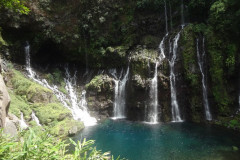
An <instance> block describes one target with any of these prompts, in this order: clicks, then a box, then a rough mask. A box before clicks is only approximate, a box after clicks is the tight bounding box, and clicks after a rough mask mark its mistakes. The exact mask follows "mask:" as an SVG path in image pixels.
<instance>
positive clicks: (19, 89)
mask: <svg viewBox="0 0 240 160" xmlns="http://www.w3.org/2000/svg"><path fill="white" fill-rule="evenodd" d="M11 82H12V86H13V88H14V91H15V93H16V94H17V95H20V96H22V97H26V98H27V100H28V101H29V102H31V103H50V102H54V101H56V97H55V96H54V94H53V92H52V91H51V90H49V89H48V88H45V87H43V86H41V85H39V84H37V83H35V82H32V81H31V80H29V79H27V78H25V77H24V76H23V75H22V73H20V72H19V71H16V70H13V72H12V78H11Z"/></svg>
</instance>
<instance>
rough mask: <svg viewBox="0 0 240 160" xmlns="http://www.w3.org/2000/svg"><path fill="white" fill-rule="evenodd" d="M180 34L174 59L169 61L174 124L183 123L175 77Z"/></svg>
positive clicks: (174, 44) (174, 46) (176, 39)
mask: <svg viewBox="0 0 240 160" xmlns="http://www.w3.org/2000/svg"><path fill="white" fill-rule="evenodd" d="M180 33H181V31H180V32H178V34H177V35H176V36H175V38H174V43H173V51H172V58H171V60H170V61H169V64H170V86H171V106H172V120H173V122H181V121H182V119H181V115H180V110H179V106H178V101H177V93H176V75H175V62H176V58H177V49H178V41H179V38H180Z"/></svg>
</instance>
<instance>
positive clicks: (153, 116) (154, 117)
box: [146, 1, 168, 124]
mask: <svg viewBox="0 0 240 160" xmlns="http://www.w3.org/2000/svg"><path fill="white" fill-rule="evenodd" d="M164 2H165V23H166V28H165V29H166V35H165V36H164V37H163V39H162V40H161V42H160V44H159V50H160V55H159V57H158V60H157V61H156V64H155V69H154V77H153V79H152V80H151V84H150V109H149V113H148V116H147V119H146V121H147V122H150V123H152V124H156V123H158V119H159V117H158V114H159V112H158V66H159V65H161V64H162V61H163V60H164V58H165V57H166V56H165V54H164V42H165V39H166V37H167V36H168V18H167V5H166V1H164Z"/></svg>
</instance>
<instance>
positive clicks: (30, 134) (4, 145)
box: [0, 128, 120, 160]
mask: <svg viewBox="0 0 240 160" xmlns="http://www.w3.org/2000/svg"><path fill="white" fill-rule="evenodd" d="M21 136H22V140H21V141H20V138H21ZM17 139H18V140H14V139H13V138H10V137H7V136H6V135H4V134H2V132H1V134H0V160H10V159H11V160H26V159H31V160H35V159H41V160H50V159H51V160H107V159H108V160H109V159H110V158H111V156H110V154H109V152H105V153H102V152H101V151H99V150H96V148H95V147H93V145H94V141H93V140H89V141H86V139H84V140H83V141H82V142H80V141H78V142H74V141H73V140H71V139H70V142H71V144H73V145H74V146H75V150H74V151H73V154H69V152H68V151H67V147H68V146H69V143H66V141H63V140H61V139H57V138H55V137H53V136H51V135H50V134H49V133H48V132H46V131H37V132H36V131H34V129H31V128H30V129H29V130H28V131H25V132H21V133H20V134H19V136H18V137H17ZM113 159H114V158H113V157H112V160H113ZM119 159H120V158H119V157H118V158H117V160H119Z"/></svg>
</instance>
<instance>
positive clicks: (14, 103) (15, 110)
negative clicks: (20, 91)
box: [9, 90, 32, 120]
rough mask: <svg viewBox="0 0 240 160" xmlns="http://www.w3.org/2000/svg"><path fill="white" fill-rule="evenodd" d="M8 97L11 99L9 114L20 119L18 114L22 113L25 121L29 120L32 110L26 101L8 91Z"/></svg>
mask: <svg viewBox="0 0 240 160" xmlns="http://www.w3.org/2000/svg"><path fill="white" fill-rule="evenodd" d="M9 95H10V97H11V103H10V107H9V112H10V113H12V114H14V115H16V116H17V117H18V118H20V113H21V112H22V113H23V115H24V119H25V120H28V119H30V117H31V113H32V109H31V106H30V105H29V104H28V102H27V101H26V99H23V98H22V97H21V96H19V95H16V94H15V93H14V92H13V91H10V90H9Z"/></svg>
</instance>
